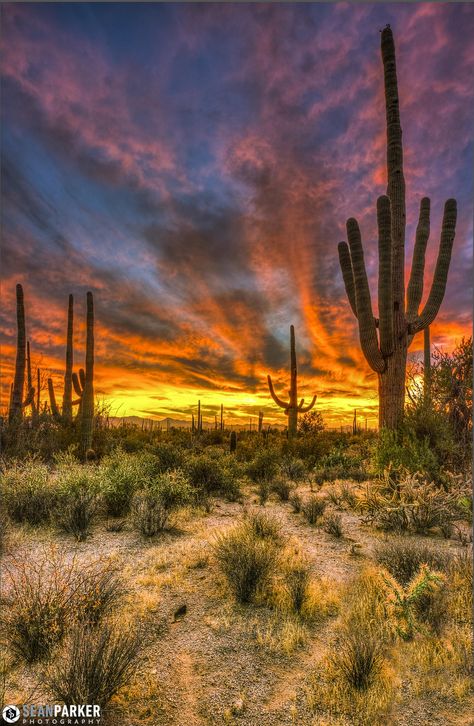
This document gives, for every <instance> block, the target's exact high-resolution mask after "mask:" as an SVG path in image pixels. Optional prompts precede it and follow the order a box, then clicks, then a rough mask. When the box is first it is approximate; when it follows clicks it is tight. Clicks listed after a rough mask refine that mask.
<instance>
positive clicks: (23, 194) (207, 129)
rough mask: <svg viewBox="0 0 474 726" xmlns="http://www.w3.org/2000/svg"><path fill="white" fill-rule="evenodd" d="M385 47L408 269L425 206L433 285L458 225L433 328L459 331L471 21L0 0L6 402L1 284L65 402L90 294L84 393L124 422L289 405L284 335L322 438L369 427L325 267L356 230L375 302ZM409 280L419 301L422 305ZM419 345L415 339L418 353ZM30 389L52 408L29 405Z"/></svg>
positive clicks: (439, 332) (437, 11)
mask: <svg viewBox="0 0 474 726" xmlns="http://www.w3.org/2000/svg"><path fill="white" fill-rule="evenodd" d="M386 23H390V24H391V26H392V28H393V30H394V35H395V42H396V48H397V57H398V76H399V90H400V101H401V114H402V127H403V134H404V150H405V174H406V182H407V213H408V227H407V273H408V270H409V266H410V264H411V252H412V248H413V238H414V227H415V224H416V211H417V207H418V204H419V200H420V198H421V197H422V196H425V195H426V196H429V197H431V201H432V227H431V229H432V234H431V239H430V243H429V254H428V262H427V277H426V280H427V283H428V284H429V283H431V275H432V271H433V267H434V262H435V259H436V254H437V248H438V241H439V230H440V223H441V214H442V209H443V204H444V201H445V199H446V198H448V197H456V199H457V200H458V209H459V219H458V228H457V235H456V241H455V245H454V254H453V261H452V265H451V270H450V275H449V282H448V288H447V292H446V297H445V300H444V303H443V306H442V308H441V311H440V314H439V316H438V319H437V321H436V323H435V325H433V328H432V339H433V342H434V344H436V345H439V346H443V348H445V349H451V348H452V347H453V346H454V345H455V343H456V341H459V340H460V339H461V337H462V336H463V335H469V334H470V327H471V311H472V300H471V275H472V252H471V250H472V216H473V210H472V197H473V189H472V160H473V154H472V136H473V124H472V120H473V112H472V109H473V88H474V86H473V78H472V69H473V61H474V44H473V41H472V38H473V37H474V7H473V6H472V5H471V4H469V3H446V4H444V3H416V4H411V3H404V4H354V5H351V4H349V3H341V4H329V3H327V4H325V3H318V4H302V5H298V4H294V5H293V4H291V5H286V4H273V5H270V4H269V5H267V4H254V5H252V4H226V5H224V4H223V5H219V4H216V5H213V4H206V5H199V4H189V5H186V4H170V5H167V4H148V3H144V4H134V5H132V4H115V3H103V4H86V3H84V4H82V3H72V4H61V3H52V4H41V3H39V4H37V3H35V4H31V5H29V4H18V5H15V4H8V3H5V4H3V5H2V74H3V88H2V101H3V104H2V105H3V119H2V206H3V229H2V234H3V242H2V253H3V254H2V257H3V272H2V274H3V281H2V305H1V310H0V326H1V343H2V351H3V357H4V361H5V362H4V365H3V395H4V402H5V393H6V391H7V390H8V389H9V384H10V381H11V379H12V370H13V360H14V352H15V347H14V346H15V283H17V282H21V283H23V285H24V290H25V303H26V314H27V326H28V337H29V339H30V340H31V345H32V357H33V364H34V365H36V364H39V365H40V366H41V367H42V368H43V369H44V370H47V369H48V370H49V371H50V372H51V374H52V375H53V377H54V379H55V381H56V390H57V392H58V395H60V392H61V389H62V387H61V377H62V375H63V367H64V352H65V351H64V346H65V334H66V309H67V296H68V293H70V292H72V293H74V295H75V315H76V336H75V337H76V348H75V367H76V369H77V367H79V365H82V364H83V357H84V314H85V292H86V291H87V290H89V289H90V290H92V291H93V292H94V298H95V303H96V305H95V307H96V319H97V328H96V341H97V345H96V361H97V367H96V391H97V394H98V395H99V396H100V397H101V398H104V399H106V400H107V401H109V402H110V403H111V404H112V412H113V413H118V415H140V416H147V417H157V418H163V417H165V416H171V417H173V418H181V419H183V418H188V417H189V416H190V412H191V408H192V407H194V406H195V404H196V401H197V399H198V398H200V399H201V401H202V404H203V406H204V416H205V418H206V417H207V418H209V419H210V418H211V417H213V414H214V411H215V410H217V407H218V406H219V405H220V403H221V402H222V403H224V405H225V407H226V410H227V411H228V417H229V419H230V418H232V417H237V416H242V417H245V418H246V419H248V417H249V416H250V415H253V416H255V415H257V413H258V411H259V409H262V410H264V411H265V415H266V417H267V420H270V419H273V420H275V421H280V422H282V423H283V422H284V416H283V415H282V412H281V410H280V409H278V408H277V407H276V406H275V405H274V404H273V402H272V401H271V399H270V398H269V396H268V391H267V386H266V374H267V373H269V372H270V373H272V375H273V377H274V382H275V387H276V389H277V392H279V393H280V394H281V395H282V396H285V397H286V392H287V389H288V362H289V361H288V358H289V325H290V324H291V323H293V324H294V325H295V327H296V334H297V347H298V355H299V373H300V389H301V395H305V396H306V397H311V395H312V394H313V393H317V394H318V401H317V406H316V409H317V410H319V411H320V412H321V413H322V414H323V416H324V417H325V419H326V421H327V422H328V423H329V425H337V424H339V423H349V422H350V417H351V411H352V409H353V408H354V407H357V408H358V409H360V412H361V416H364V415H367V416H368V417H369V425H374V424H375V423H376V415H375V413H376V405H377V400H376V389H377V381H376V375H375V374H374V373H373V372H372V371H371V370H370V368H369V366H368V365H367V363H366V362H365V359H364V357H363V355H362V353H361V352H360V349H359V344H358V333H357V325H356V321H355V319H354V317H353V315H352V313H351V311H350V308H349V305H348V303H347V301H346V297H345V292H344V288H343V283H342V277H341V274H340V270H339V264H338V258H337V244H338V242H339V241H340V240H341V239H344V233H345V220H346V219H347V217H350V216H356V217H357V218H358V219H359V221H360V223H361V228H362V234H363V240H364V243H365V250H366V260H367V264H368V268H369V274H370V280H371V285H372V291H373V302H374V307H375V308H376V280H377V250H376V231H375V202H376V199H377V196H379V195H380V194H383V193H384V192H385V185H386V174H385V117H384V113H385V111H384V98H383V76H382V64H381V58H380V34H379V29H380V28H382V27H383V26H384V25H385V24H386ZM428 284H426V285H425V294H426V291H427V289H428ZM421 346H422V336H417V338H416V339H415V341H414V343H413V346H412V348H411V352H412V353H413V354H414V355H415V356H416V353H417V351H418V352H419V350H420V347H421ZM43 395H44V394H43Z"/></svg>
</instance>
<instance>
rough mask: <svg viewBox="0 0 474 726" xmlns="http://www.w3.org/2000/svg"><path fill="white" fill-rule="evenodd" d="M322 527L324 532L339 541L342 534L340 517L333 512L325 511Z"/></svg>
mask: <svg viewBox="0 0 474 726" xmlns="http://www.w3.org/2000/svg"><path fill="white" fill-rule="evenodd" d="M322 527H323V529H324V531H325V532H327V533H328V534H330V535H332V536H333V537H336V539H340V538H341V537H342V535H343V534H344V532H343V529H342V517H341V515H340V514H338V513H337V512H334V511H327V512H325V513H324V515H323V519H322Z"/></svg>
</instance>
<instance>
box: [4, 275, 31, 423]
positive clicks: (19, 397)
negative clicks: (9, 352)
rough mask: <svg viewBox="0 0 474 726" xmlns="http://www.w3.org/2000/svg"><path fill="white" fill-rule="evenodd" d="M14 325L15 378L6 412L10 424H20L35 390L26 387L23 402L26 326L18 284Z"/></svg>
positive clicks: (21, 295)
mask: <svg viewBox="0 0 474 726" xmlns="http://www.w3.org/2000/svg"><path fill="white" fill-rule="evenodd" d="M16 323H17V341H16V360H15V377H14V379H13V386H12V389H11V396H10V409H9V412H8V420H9V422H10V423H20V422H21V420H22V418H23V409H24V408H26V406H29V405H30V404H31V403H32V402H33V401H34V396H35V389H34V388H33V387H32V386H31V385H28V393H27V396H26V398H25V400H23V390H24V387H25V366H26V324H25V303H24V298H23V288H22V286H21V285H19V284H18V285H17V286H16ZM28 383H29V382H28Z"/></svg>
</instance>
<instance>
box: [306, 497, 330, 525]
mask: <svg viewBox="0 0 474 726" xmlns="http://www.w3.org/2000/svg"><path fill="white" fill-rule="evenodd" d="M326 506H327V501H326V499H323V498H322V497H318V496H316V495H315V494H312V495H311V496H309V497H308V498H307V499H306V500H305V501H304V502H303V506H302V511H303V514H304V515H305V517H306V519H307V520H308V522H309V523H310V524H316V522H317V521H318V519H319V518H320V517H322V515H323V514H324V510H325V509H326Z"/></svg>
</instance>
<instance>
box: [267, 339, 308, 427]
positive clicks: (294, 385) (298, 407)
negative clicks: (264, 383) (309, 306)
mask: <svg viewBox="0 0 474 726" xmlns="http://www.w3.org/2000/svg"><path fill="white" fill-rule="evenodd" d="M267 380H268V388H269V389H270V395H271V397H272V398H273V400H274V401H275V403H276V404H277V405H278V406H280V408H283V409H284V410H285V413H286V415H287V416H288V437H289V438H293V436H295V435H296V431H297V429H298V414H299V413H306V412H307V411H311V409H312V408H313V406H314V404H315V403H316V396H313V400H312V401H311V403H309V404H308V405H307V406H305V405H304V398H302V399H301V401H300V402H299V403H298V371H297V367H296V345H295V328H294V326H293V325H290V390H289V391H288V394H289V401H287V402H285V401H282V399H281V398H279V397H278V396H277V395H276V393H275V389H274V388H273V383H272V379H271V376H267Z"/></svg>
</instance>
